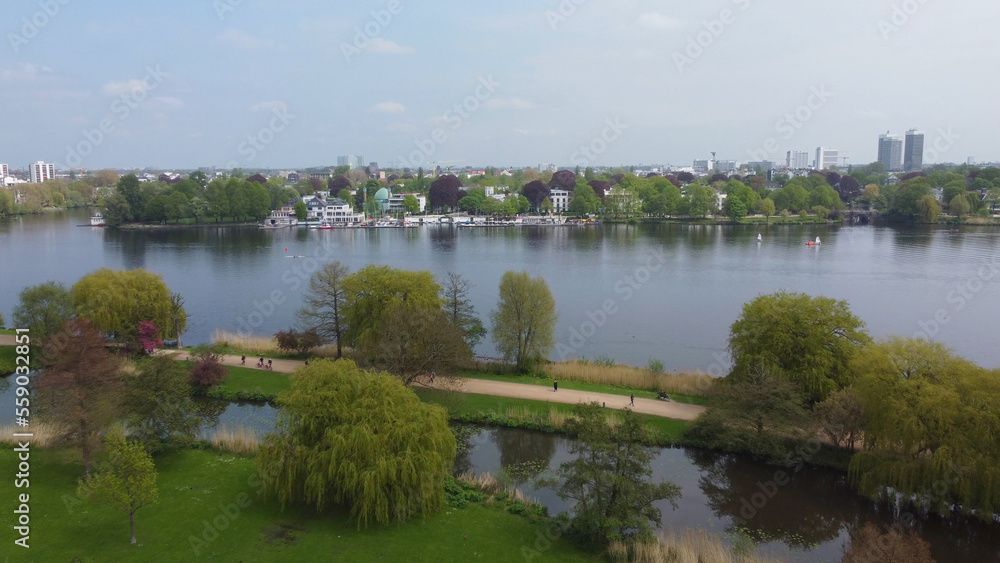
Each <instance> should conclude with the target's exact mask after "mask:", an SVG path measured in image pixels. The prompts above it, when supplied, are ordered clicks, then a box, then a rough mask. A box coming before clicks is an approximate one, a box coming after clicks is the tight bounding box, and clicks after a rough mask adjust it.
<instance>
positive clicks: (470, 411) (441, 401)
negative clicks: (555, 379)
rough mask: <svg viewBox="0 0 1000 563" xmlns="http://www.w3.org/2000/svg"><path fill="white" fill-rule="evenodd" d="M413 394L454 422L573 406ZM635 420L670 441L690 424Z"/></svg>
mask: <svg viewBox="0 0 1000 563" xmlns="http://www.w3.org/2000/svg"><path fill="white" fill-rule="evenodd" d="M413 390H414V392H416V394H417V396H418V397H420V400H421V401H424V402H425V403H434V404H438V405H441V406H443V407H444V408H446V409H448V414H449V415H450V416H451V417H453V418H458V417H461V416H462V415H470V416H472V415H477V414H480V413H488V412H496V413H505V412H507V411H517V412H522V413H530V414H536V415H539V416H547V415H548V414H549V412H550V411H551V410H552V409H555V410H556V411H558V412H561V413H565V414H570V413H571V412H572V410H573V405H568V404H562V403H546V402H544V401H532V400H529V399H513V398H509V397H494V396H492V395H476V394H471V393H452V392H447V391H438V390H436V389H426V388H422V387H414V388H413ZM638 417H639V420H640V421H641V422H642V424H644V425H646V426H648V427H650V428H652V429H654V430H657V431H659V432H660V433H661V434H663V435H664V436H666V437H668V438H670V439H671V440H680V439H681V437H682V436H683V435H684V431H685V430H686V429H687V427H688V425H689V424H690V423H689V422H687V421H684V420H675V419H672V418H662V417H659V416H650V415H646V414H640V415H638Z"/></svg>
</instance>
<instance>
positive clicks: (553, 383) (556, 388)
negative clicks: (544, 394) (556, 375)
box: [552, 379, 559, 393]
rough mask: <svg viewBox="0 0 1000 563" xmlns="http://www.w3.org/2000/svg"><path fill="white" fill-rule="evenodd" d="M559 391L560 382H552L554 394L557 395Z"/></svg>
mask: <svg viewBox="0 0 1000 563" xmlns="http://www.w3.org/2000/svg"><path fill="white" fill-rule="evenodd" d="M558 390H559V381H557V380H555V379H553V380H552V392H553V393H555V392H556V391H558Z"/></svg>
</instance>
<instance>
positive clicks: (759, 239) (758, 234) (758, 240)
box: [757, 233, 764, 242]
mask: <svg viewBox="0 0 1000 563" xmlns="http://www.w3.org/2000/svg"><path fill="white" fill-rule="evenodd" d="M762 240H764V238H763V237H762V236H760V233H757V242H760V241H762Z"/></svg>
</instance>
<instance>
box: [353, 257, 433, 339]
mask: <svg viewBox="0 0 1000 563" xmlns="http://www.w3.org/2000/svg"><path fill="white" fill-rule="evenodd" d="M342 287H343V293H344V306H343V312H342V314H343V320H344V324H345V325H346V327H347V328H346V330H345V331H344V335H343V336H344V343H345V344H346V345H348V346H357V345H359V344H363V343H365V342H364V341H366V340H367V341H368V342H367V343H368V344H371V343H373V342H377V341H378V339H379V337H380V335H379V326H380V323H381V320H382V316H383V314H384V313H385V312H386V311H388V310H389V309H390V308H392V307H393V306H395V305H398V304H400V303H404V302H405V303H406V304H407V306H408V307H412V308H415V309H417V308H432V309H433V308H437V309H440V308H441V305H442V302H441V298H440V293H441V286H440V285H438V283H437V282H436V281H435V280H434V275H433V274H431V273H430V272H427V271H420V272H412V271H408V270H397V269H395V268H391V267H389V266H376V265H369V266H365V267H364V268H361V269H360V270H358V271H357V272H355V273H353V274H351V275H348V276H346V277H344V278H343V282H342Z"/></svg>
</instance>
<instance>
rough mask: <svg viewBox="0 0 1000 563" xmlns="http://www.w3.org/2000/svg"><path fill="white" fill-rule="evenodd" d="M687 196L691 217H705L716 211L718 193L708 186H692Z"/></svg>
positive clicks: (689, 187) (688, 210)
mask: <svg viewBox="0 0 1000 563" xmlns="http://www.w3.org/2000/svg"><path fill="white" fill-rule="evenodd" d="M686 195H687V197H686V200H687V201H686V203H687V212H688V215H690V216H691V217H705V216H706V215H708V214H709V213H711V212H712V210H713V209H715V201H716V193H715V190H713V189H712V188H709V187H708V186H702V185H700V184H692V185H690V186H688V189H687V194H686Z"/></svg>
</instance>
